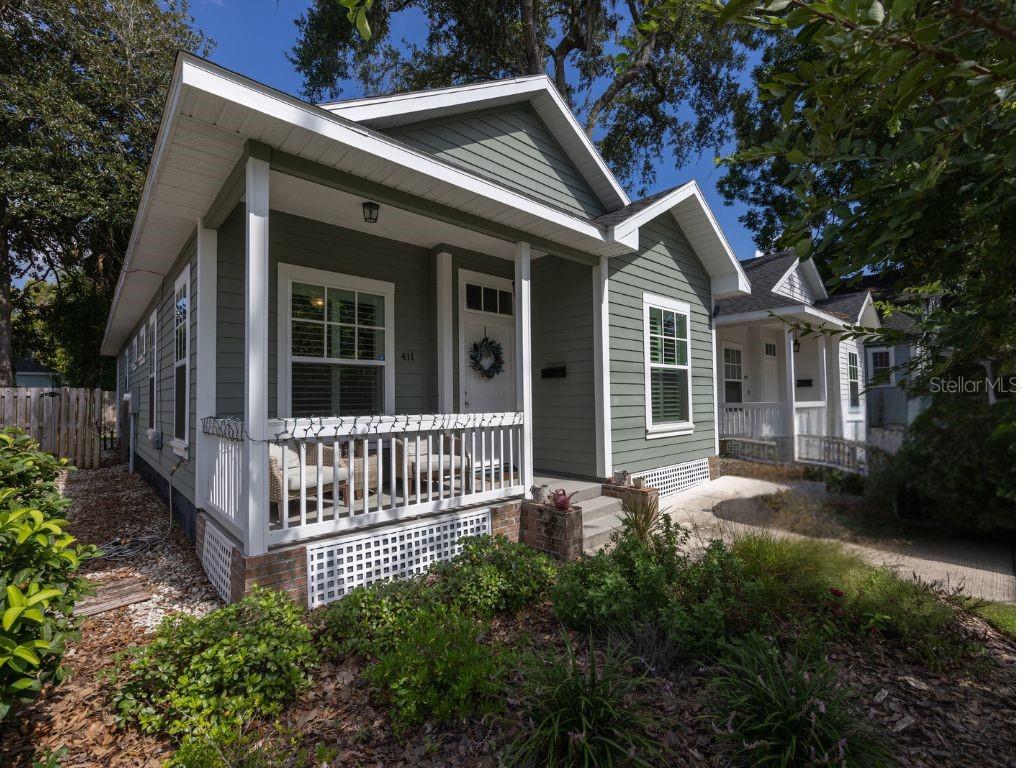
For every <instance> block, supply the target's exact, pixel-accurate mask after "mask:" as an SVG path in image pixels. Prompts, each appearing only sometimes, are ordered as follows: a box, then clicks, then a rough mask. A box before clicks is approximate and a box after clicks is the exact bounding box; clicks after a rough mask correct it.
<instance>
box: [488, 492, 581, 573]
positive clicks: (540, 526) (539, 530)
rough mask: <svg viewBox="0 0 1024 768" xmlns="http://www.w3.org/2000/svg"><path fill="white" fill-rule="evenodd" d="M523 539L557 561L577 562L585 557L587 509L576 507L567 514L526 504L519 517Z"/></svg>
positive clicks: (545, 506)
mask: <svg viewBox="0 0 1024 768" xmlns="http://www.w3.org/2000/svg"><path fill="white" fill-rule="evenodd" d="M492 521H493V518H492ZM492 526H493V522H492ZM519 539H520V541H522V542H523V543H524V544H529V545H530V546H531V547H533V548H535V549H539V550H540V551H541V552H546V553H547V554H549V555H551V556H552V557H554V558H556V559H557V560H575V559H576V558H578V557H580V556H581V555H582V554H583V510H582V509H581V508H580V507H577V506H574V507H572V508H571V509H570V510H568V511H567V512H565V511H562V510H560V509H556V508H555V507H552V506H549V505H547V504H536V503H534V502H532V501H524V502H522V510H521V512H520V515H519Z"/></svg>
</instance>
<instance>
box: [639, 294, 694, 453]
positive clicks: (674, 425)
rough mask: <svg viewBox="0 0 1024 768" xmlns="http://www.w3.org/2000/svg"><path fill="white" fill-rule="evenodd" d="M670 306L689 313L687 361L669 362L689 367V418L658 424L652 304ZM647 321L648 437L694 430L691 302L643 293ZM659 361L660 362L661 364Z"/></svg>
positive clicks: (674, 309)
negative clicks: (654, 400) (653, 381)
mask: <svg viewBox="0 0 1024 768" xmlns="http://www.w3.org/2000/svg"><path fill="white" fill-rule="evenodd" d="M652 307H653V308H656V309H667V310H669V311H671V312H676V313H678V314H681V315H685V316H686V365H685V366H682V365H673V366H666V367H671V368H674V369H682V370H685V371H686V397H687V403H686V416H687V418H686V421H678V422H669V423H664V424H655V423H654V417H653V412H652V406H651V366H652V363H651V322H650V310H651V308H652ZM643 324H644V412H645V426H646V433H647V438H648V439H652V438H659V437H677V436H679V435H690V434H693V331H692V328H691V323H690V305H689V304H687V303H686V302H684V301H679V300H677V299H670V298H668V297H667V296H659V295H657V294H654V293H647V292H646V291H645V292H644V294H643ZM659 365H660V364H659Z"/></svg>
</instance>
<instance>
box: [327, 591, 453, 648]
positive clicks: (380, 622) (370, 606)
mask: <svg viewBox="0 0 1024 768" xmlns="http://www.w3.org/2000/svg"><path fill="white" fill-rule="evenodd" d="M435 600H436V596H435V594H434V590H433V589H432V588H431V587H430V586H428V585H427V584H426V582H425V581H424V580H423V579H396V580H394V581H378V582H375V583H373V584H370V585H368V586H365V587H357V588H356V589H354V590H352V591H351V592H350V593H349V594H348V595H346V596H345V597H343V598H342V599H341V600H338V601H336V602H333V603H331V604H330V605H328V606H326V607H325V608H323V609H321V610H320V611H318V612H317V613H316V614H314V617H313V621H314V624H315V627H316V634H317V644H318V645H319V646H320V648H321V649H322V651H323V653H324V654H326V655H327V656H328V657H330V658H333V659H336V660H338V659H342V658H344V657H345V656H347V655H348V654H350V653H356V654H358V655H360V656H367V657H375V656H377V655H379V654H380V653H383V652H385V651H388V650H390V649H391V648H393V647H394V644H395V643H396V642H397V641H398V637H399V635H400V634H401V633H402V632H403V631H404V628H405V626H406V625H407V624H408V623H409V618H410V617H411V616H412V614H413V613H414V612H415V611H416V610H417V609H418V608H421V607H423V606H426V605H429V604H430V603H432V602H434V601H435Z"/></svg>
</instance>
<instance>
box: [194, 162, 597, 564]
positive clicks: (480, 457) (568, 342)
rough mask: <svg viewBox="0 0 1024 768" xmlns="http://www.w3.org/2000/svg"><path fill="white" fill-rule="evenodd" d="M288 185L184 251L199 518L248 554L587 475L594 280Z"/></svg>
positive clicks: (312, 187)
mask: <svg viewBox="0 0 1024 768" xmlns="http://www.w3.org/2000/svg"><path fill="white" fill-rule="evenodd" d="M286 170H287V169H280V170H278V169H277V168H275V167H271V166H270V164H268V163H266V162H265V161H262V160H260V159H258V158H253V157H249V158H248V159H247V161H246V172H245V189H244V194H243V195H242V197H243V198H244V202H242V203H240V204H239V203H236V205H235V206H234V207H233V209H232V210H231V211H230V213H228V214H226V215H225V217H224V220H223V222H221V223H220V224H219V226H218V227H216V228H212V227H211V228H204V229H201V230H200V233H199V238H198V266H199V273H200V281H201V282H202V281H203V276H204V275H206V281H205V284H206V285H207V286H208V285H210V284H213V285H215V286H216V290H213V291H209V290H207V291H204V290H200V292H199V300H200V309H199V317H200V320H199V324H200V329H199V334H200V336H201V338H203V339H207V340H209V339H215V340H216V343H215V344H210V343H206V344H200V345H199V347H200V355H203V354H204V353H205V354H207V355H209V357H208V358H207V359H205V360H200V361H199V362H198V364H197V366H196V370H197V375H198V376H199V377H206V381H205V382H201V385H200V386H199V388H198V392H199V393H200V400H203V402H198V403H197V408H196V415H197V419H198V421H199V424H198V425H197V426H198V427H199V428H198V429H197V430H196V432H197V456H196V458H197V462H196V472H197V502H198V503H197V506H199V507H202V508H204V509H206V510H207V512H209V513H210V514H212V515H213V517H214V519H215V520H216V521H217V522H218V523H219V524H221V525H222V526H223V527H224V528H226V529H227V530H228V531H229V532H230V533H231V534H232V535H233V536H234V537H235V538H236V539H237V540H238V541H239V543H240V544H241V546H242V550H243V553H244V555H245V556H246V557H249V556H252V555H260V554H262V553H264V552H266V551H268V550H269V549H273V548H275V547H281V546H285V545H289V544H294V543H297V542H306V541H309V540H313V539H321V538H324V537H329V536H331V535H334V534H339V533H346V532H350V531H354V530H357V529H363V528H369V527H376V526H379V525H381V524H385V523H392V522H400V521H405V520H408V519H412V518H419V517H421V516H423V515H428V514H434V513H440V512H448V511H454V510H460V509H467V508H470V507H474V506H480V505H493V504H497V503H500V502H501V501H502V500H504V499H513V498H517V497H521V496H522V495H523V494H524V493H526V492H527V491H528V489H529V488H530V487H531V486H532V484H533V475H534V464H535V458H536V457H539V458H540V459H541V461H542V463H541V464H540V466H541V468H542V469H545V470H547V471H549V472H551V471H552V470H554V471H562V472H565V473H568V474H574V475H582V476H590V477H593V476H597V474H598V471H597V465H596V462H597V449H596V445H597V435H596V433H595V431H594V430H595V421H594V414H595V404H594V397H595V395H594V390H593V381H594V362H593V361H594V333H593V325H592V322H593V317H594V311H593V303H592V302H593V297H594V291H593V290H592V289H591V281H592V280H593V279H594V278H595V267H594V266H593V265H590V264H587V263H583V261H581V260H577V261H573V260H572V259H566V258H563V257H561V256H558V255H555V254H552V253H550V252H547V251H544V250H541V248H540V247H537V246H536V245H534V244H532V243H530V242H526V241H521V240H519V241H514V240H505V239H501V238H498V237H495V236H493V235H491V234H485V233H482V232H479V231H476V230H474V229H472V228H470V227H467V226H460V225H459V224H457V223H454V222H451V221H442V220H439V219H436V218H431V217H429V216H425V215H422V214H421V213H418V212H415V211H411V210H407V209H403V208H402V207H399V206H395V205H388V204H386V203H380V204H378V203H376V201H374V200H367V199H366V197H365V196H363V195H359V194H353V193H352V192H350V191H347V190H344V189H339V188H338V187H337V186H333V185H331V184H324V183H319V182H318V181H317V180H313V179H309V178H301V177H299V176H297V175H294V174H291V173H288V172H286ZM363 203H371V204H372V205H370V206H368V207H367V208H366V210H365V211H364V206H363ZM371 213H372V214H373V215H372V216H371ZM598 276H599V275H598ZM581 281H585V284H584V285H583V286H580V283H581ZM567 283H572V284H573V285H575V286H576V288H575V290H574V291H573V292H572V293H571V295H561V300H560V301H557V302H552V301H551V300H550V299H551V296H552V295H554V294H560V293H561V291H562V288H563V286H564V285H565V284H567ZM534 307H537V308H543V310H542V311H541V312H536V311H535V310H534ZM570 316H571V317H572V321H573V322H572V323H571V327H568V328H567V326H569V325H570V324H569V323H568V322H567V317H570ZM239 320H240V321H241V322H238V321H239ZM559 329H563V330H562V331H561V332H559ZM535 373H536V381H535V380H534V379H535ZM204 384H205V386H204ZM209 393H212V395H210V394H209ZM535 393H536V397H535ZM581 393H583V394H581ZM204 394H205V396H204ZM535 414H537V415H538V416H537V418H536V422H537V423H538V424H540V425H541V426H540V428H539V434H536V433H535V432H534V428H533V425H534V422H535ZM559 419H564V420H565V423H567V424H568V423H570V422H571V423H572V424H574V425H577V429H578V431H579V432H580V434H575V433H573V432H572V431H571V430H566V429H563V430H561V432H559V426H560V422H559ZM559 439H560V440H561V445H565V444H568V442H569V441H570V440H576V441H578V442H580V443H582V444H584V445H585V446H586V448H584V449H581V450H578V451H573V452H571V453H570V452H566V451H562V453H563V454H565V455H563V456H559V455H558V453H559V442H558V441H559ZM573 462H576V464H573Z"/></svg>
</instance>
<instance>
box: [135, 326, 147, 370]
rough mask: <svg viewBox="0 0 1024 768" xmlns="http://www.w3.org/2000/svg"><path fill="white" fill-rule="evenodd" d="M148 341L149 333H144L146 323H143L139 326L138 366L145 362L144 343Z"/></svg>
mask: <svg viewBox="0 0 1024 768" xmlns="http://www.w3.org/2000/svg"><path fill="white" fill-rule="evenodd" d="M148 342H149V335H148V334H147V333H146V324H145V323H143V324H142V327H141V328H139V357H138V363H139V365H140V366H144V365H145V364H146V344H147V343H148Z"/></svg>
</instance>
